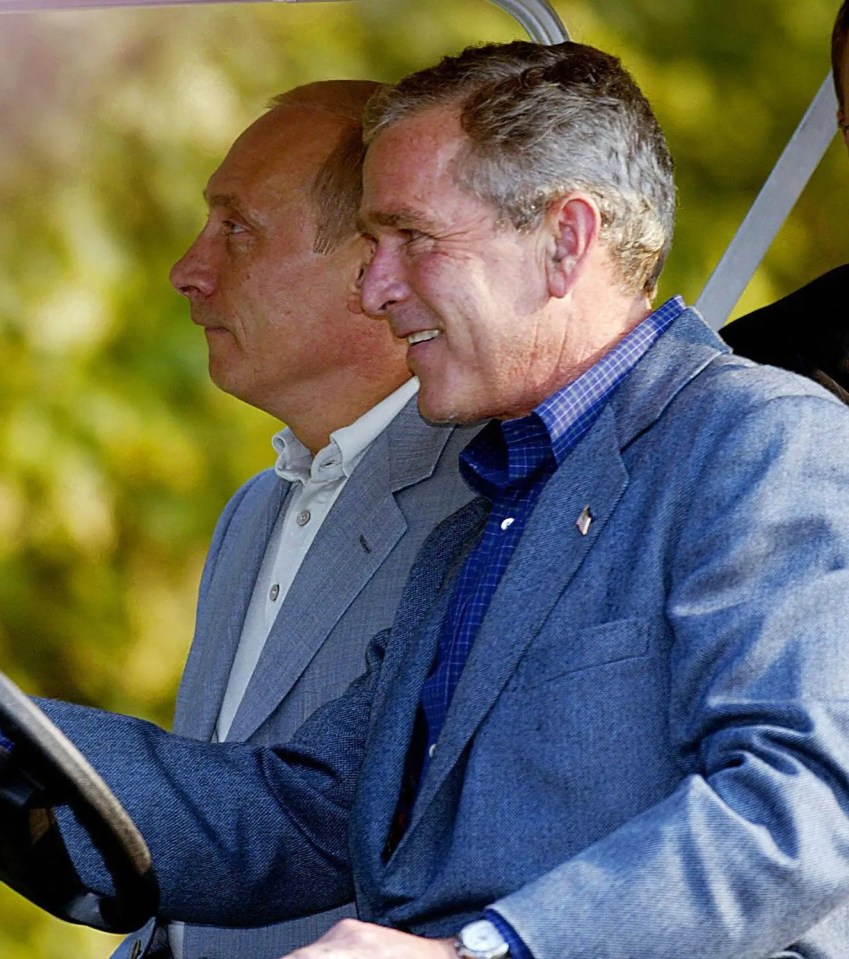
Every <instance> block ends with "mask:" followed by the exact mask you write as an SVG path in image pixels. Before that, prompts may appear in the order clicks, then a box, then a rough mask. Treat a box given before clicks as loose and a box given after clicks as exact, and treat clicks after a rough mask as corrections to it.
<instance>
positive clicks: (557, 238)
mask: <svg viewBox="0 0 849 959" xmlns="http://www.w3.org/2000/svg"><path fill="white" fill-rule="evenodd" d="M546 226H547V232H548V238H549V248H548V250H547V254H548V255H547V261H546V271H547V278H548V292H549V294H550V295H551V296H554V297H557V298H558V299H561V298H562V297H564V296H566V294H567V293H568V292H569V291H570V290H571V289H572V288H573V287H574V285H575V282H576V280H577V279H578V277H579V276H580V275H581V273H582V272H583V268H584V267H585V266H586V263H587V258H588V255H589V254H590V253H591V252H592V250H593V249H594V248H595V247H596V245H597V244H598V237H599V232H600V230H601V211H600V210H599V208H598V204H597V203H596V201H595V200H594V199H593V198H592V197H591V196H590V195H589V194H588V193H580V192H575V193H569V194H567V195H566V196H565V197H561V198H560V199H558V200H555V201H554V202H553V203H552V204H551V205H550V206H549V208H548V211H547V213H546Z"/></svg>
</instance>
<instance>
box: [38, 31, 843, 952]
mask: <svg viewBox="0 0 849 959" xmlns="http://www.w3.org/2000/svg"><path fill="white" fill-rule="evenodd" d="M366 127H367V136H368V140H369V148H368V153H367V157H366V164H365V168H364V195H363V201H362V204H361V213H360V219H361V226H362V231H363V234H364V235H365V236H366V237H367V239H368V240H369V242H370V244H371V248H372V255H371V260H370V263H369V266H368V268H367V270H366V272H365V275H364V277H363V281H362V286H361V301H362V308H363V309H364V310H365V311H366V312H368V313H370V314H373V315H381V316H384V317H385V318H386V320H387V321H388V323H389V325H390V327H391V328H392V330H393V332H394V333H395V335H396V336H397V337H399V338H401V339H403V340H405V341H406V343H407V357H408V361H409V363H410V365H411V367H412V369H413V370H414V371H415V372H416V373H417V374H418V375H419V378H420V380H421V390H420V396H419V403H420V408H421V410H422V411H423V412H424V414H425V415H426V416H427V417H428V418H432V419H436V420H439V421H443V422H464V423H465V422H474V421H478V420H480V419H485V418H492V422H490V424H489V425H488V426H486V427H485V428H484V429H483V431H482V432H481V433H480V434H479V436H478V437H477V438H476V439H475V440H474V441H473V442H472V443H471V444H470V445H469V447H468V448H467V450H466V451H465V453H464V454H463V470H464V473H465V475H466V477H467V478H468V480H469V481H470V483H471V484H472V485H473V486H474V487H475V489H476V490H477V491H478V493H479V494H480V496H479V498H478V499H476V500H474V501H473V502H472V503H470V504H469V505H468V506H466V507H464V508H463V509H461V510H460V511H459V512H458V513H457V514H455V516H453V517H452V518H450V519H449V520H447V521H446V522H445V523H443V524H442V525H440V526H439V527H438V528H437V529H436V531H435V532H434V533H433V534H432V536H431V537H430V538H429V539H428V542H427V543H426V544H425V546H424V547H423V550H422V552H421V554H420V556H419V558H418V560H417V562H416V564H415V565H414V567H413V570H412V572H411V575H410V579H409V581H408V583H407V586H406V588H405V592H404V595H403V597H402V600H401V604H400V606H399V610H398V614H397V616H396V619H395V622H394V624H393V627H392V629H391V630H390V631H387V632H386V633H384V634H381V635H380V636H378V637H376V639H375V641H374V642H373V644H372V646H371V648H370V651H369V656H368V658H369V670H368V672H367V673H366V675H365V676H364V677H362V678H361V679H360V680H358V681H357V682H355V683H354V684H352V686H351V687H350V688H349V689H348V691H347V692H346V693H345V695H344V696H343V697H342V698H341V699H339V700H337V701H336V702H335V703H331V704H328V705H327V706H325V707H324V708H323V709H321V710H319V711H318V712H317V713H316V714H315V715H314V716H313V717H312V718H311V720H310V721H309V722H308V723H307V724H306V725H305V726H304V727H302V729H301V730H300V732H299V733H298V735H297V736H296V737H295V738H294V739H293V740H292V741H290V742H289V743H288V744H286V745H284V746H279V747H277V748H274V749H268V750H253V751H250V750H245V749H243V748H241V747H239V746H238V745H233V746H231V747H228V748H227V749H226V751H222V750H218V751H216V750H212V749H210V748H209V747H205V746H203V745H200V744H197V743H189V742H186V741H181V740H179V739H175V738H173V737H170V736H168V735H167V734H164V733H161V732H160V731H158V730H155V729H152V728H151V727H149V726H145V725H143V724H138V723H134V722H133V721H129V720H126V719H125V718H123V717H119V718H117V719H116V718H114V717H110V716H108V715H105V714H102V713H96V712H91V711H86V710H80V709H78V708H75V707H71V706H67V705H63V704H55V703H52V704H51V703H47V704H45V709H46V710H47V711H48V713H49V714H50V715H51V716H52V717H53V718H55V719H56V720H57V721H58V722H59V724H60V725H61V726H62V727H63V728H64V729H65V730H66V731H67V732H68V733H69V734H70V735H71V736H72V738H73V739H74V740H75V741H76V742H77V743H78V745H79V746H80V747H81V748H82V749H83V751H84V752H85V753H86V754H87V755H88V756H89V757H90V758H91V759H92V761H93V762H94V763H95V765H96V766H97V768H98V769H99V770H100V772H101V773H102V775H103V776H104V777H105V778H106V780H107V781H108V782H109V783H110V785H111V786H112V787H113V789H114V790H115V792H116V793H117V795H118V797H119V798H120V799H121V800H122V801H123V802H125V803H126V806H127V809H128V811H129V812H130V814H131V815H132V816H133V817H134V818H135V819H136V821H137V822H138V823H139V825H140V827H141V830H142V833H143V834H144V836H145V838H146V839H147V841H148V843H149V845H150V847H151V850H152V853H153V858H154V862H155V863H156V870H157V875H158V877H159V880H160V886H161V894H162V898H161V904H160V910H161V912H162V914H163V915H164V916H167V917H176V918H189V919H192V920H195V921H206V922H209V921H214V922H219V923H224V924H227V923H232V924H248V923H254V922H263V921H268V919H269V918H272V917H273V918H279V917H282V916H285V915H294V914H298V913H300V912H304V911H309V910H312V909H317V908H324V907H326V906H328V905H332V904H333V903H334V902H336V901H339V900H340V899H343V898H345V897H346V896H348V895H350V894H351V892H352V891H353V892H354V893H355V895H356V902H357V907H358V912H359V920H346V921H344V922H342V923H340V924H339V925H337V926H336V927H334V928H333V929H332V930H331V931H330V932H329V933H328V934H327V935H325V936H323V937H322V938H321V939H320V940H319V941H318V942H317V943H315V944H314V945H313V946H310V947H306V948H304V949H301V950H297V951H296V952H294V953H292V956H293V957H298V959H319V957H324V959H366V957H369V959H375V957H379V959H384V957H385V959H389V957H392V959H399V957H404V959H438V957H443V959H447V957H457V956H460V957H466V959H468V957H474V959H499V957H501V959H503V957H505V956H507V955H509V956H510V957H512V959H526V957H533V959H570V957H575V959H577V957H581V959H585V957H596V959H601V957H607V959H634V957H635V956H641V957H646V959H679V957H682V956H710V957H711V959H743V957H751V959H764V957H773V959H778V957H782V959H799V957H802V956H808V957H813V956H817V957H818V959H843V957H845V953H846V943H847V941H849V925H848V924H847V919H848V918H849V909H847V896H849V817H847V816H846V810H847V808H849V700H847V697H846V689H849V659H847V657H846V655H845V637H844V634H845V596H846V595H847V590H849V570H847V566H849V501H847V497H846V495H845V491H846V488H847V486H849V420H848V419H847V417H846V416H845V411H844V410H843V409H842V407H841V405H840V404H839V403H838V402H837V401H836V400H833V399H832V398H831V397H829V396H827V394H824V393H822V392H821V391H818V390H816V389H815V388H813V387H809V385H808V384H806V383H805V382H804V381H803V380H799V379H798V378H793V377H788V376H786V375H785V374H783V373H782V372H780V371H776V370H771V369H768V368H763V367H757V366H755V365H753V364H751V363H749V362H748V361H746V360H743V359H739V358H736V357H734V356H732V355H731V354H730V353H729V352H728V350H727V349H726V348H725V347H724V346H723V344H722V343H721V341H719V340H718V339H717V337H716V336H715V335H714V334H713V333H712V332H711V331H710V330H709V329H708V328H707V327H706V326H705V324H704V323H703V322H702V320H701V319H700V318H699V316H698V315H697V314H695V313H694V312H693V311H692V310H689V309H687V308H686V306H685V305H684V304H683V302H682V301H681V300H680V299H679V298H677V297H676V298H673V299H672V300H670V301H668V302H667V303H665V304H663V305H662V306H660V307H659V308H658V309H655V310H653V309H652V306H651V303H650V299H651V295H652V293H653V291H654V286H655V283H656V280H657V277H658V275H659V272H660V269H661V266H662V263H663V257H664V255H665V252H666V250H667V248H668V245H669V240H670V235H671V220H672V209H673V203H674V195H673V181H672V166H671V162H670V159H669V155H668V152H667V149H666V146H665V143H664V140H663V136H662V134H661V131H660V129H659V127H658V124H657V122H656V120H655V118H654V116H653V114H652V112H651V109H650V107H649V105H648V103H647V102H646V100H645V98H644V97H643V96H642V94H641V93H640V91H639V90H638V88H637V87H636V85H635V84H634V82H633V80H632V79H631V78H630V76H629V75H628V74H627V73H626V72H625V71H624V69H623V68H622V67H621V65H620V64H619V62H618V60H616V59H615V58H614V57H611V56H609V55H607V54H605V53H602V52H601V51H599V50H595V49H593V48H591V47H587V46H583V45H581V44H563V45H560V46H556V47H551V48H546V47H539V46H535V45H534V44H531V43H520V42H516V43H512V44H507V45H503V46H499V45H491V46H487V47H482V48H480V49H472V50H467V51H466V52H465V53H463V54H461V55H460V56H458V57H453V58H448V59H446V60H445V61H443V63H442V64H440V65H439V66H437V67H434V68H432V69H430V70H425V71H421V72H420V73H418V74H414V75H413V76H411V77H409V78H407V79H406V80H404V81H402V82H401V83H400V84H399V85H398V86H397V87H396V88H394V89H393V90H390V91H388V92H387V93H386V94H384V95H382V96H381V97H380V98H379V99H378V100H377V101H376V102H375V103H373V104H372V107H371V109H370V110H369V113H368V117H367V123H366ZM826 450H827V451H828V452H827V454H826V453H825V451H826ZM835 451H836V452H835ZM791 583H792V590H791V589H788V584H791ZM107 741H108V743H109V748H108V749H107V748H104V746H103V743H104V742H107ZM140 783H142V784H143V788H142V789H141V790H140V788H139V784H140ZM153 797H155V800H154V799H153ZM163 811H167V815H166V816H163ZM211 840H213V841H211ZM175 849H179V853H177V852H176V851H175ZM199 864H200V865H199ZM199 874H200V875H199Z"/></svg>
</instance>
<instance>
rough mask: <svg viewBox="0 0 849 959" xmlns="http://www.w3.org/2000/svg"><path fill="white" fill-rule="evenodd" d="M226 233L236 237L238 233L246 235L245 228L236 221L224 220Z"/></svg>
mask: <svg viewBox="0 0 849 959" xmlns="http://www.w3.org/2000/svg"><path fill="white" fill-rule="evenodd" d="M223 226H224V232H225V234H226V235H227V236H235V235H236V234H237V233H244V232H245V227H244V226H243V225H242V224H241V223H237V222H236V221H235V220H224V223H223Z"/></svg>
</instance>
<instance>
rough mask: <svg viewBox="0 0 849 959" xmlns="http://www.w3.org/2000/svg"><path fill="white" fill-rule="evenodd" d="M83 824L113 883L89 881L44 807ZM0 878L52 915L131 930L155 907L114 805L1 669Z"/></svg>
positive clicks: (142, 858) (136, 845) (129, 826)
mask: <svg viewBox="0 0 849 959" xmlns="http://www.w3.org/2000/svg"><path fill="white" fill-rule="evenodd" d="M58 806H68V807H70V809H71V810H72V811H73V813H74V815H75V817H76V819H77V820H78V821H79V822H80V823H81V824H82V826H83V827H84V828H85V829H86V831H87V832H88V835H89V837H90V838H91V841H92V843H93V844H94V845H95V847H96V848H97V849H98V851H99V853H100V855H101V857H102V859H103V863H104V865H105V867H106V870H107V872H108V873H109V875H110V877H111V879H112V885H113V892H112V893H110V894H101V893H97V892H94V891H92V890H90V889H88V888H87V887H86V886H85V885H84V883H83V881H82V880H81V878H80V876H79V875H78V873H77V870H76V869H75V867H74V864H73V861H72V859H71V857H70V855H69V854H68V851H67V849H66V847H65V843H64V841H63V839H62V834H61V832H60V830H59V827H58V825H57V823H56V817H55V816H54V814H53V809H54V808H55V807H58ZM0 880H2V881H3V882H5V883H7V884H8V885H9V886H11V887H12V888H13V889H15V890H16V891H17V892H19V893H21V895H23V896H26V898H27V899H30V900H31V901H32V902H34V903H35V904H36V905H38V906H40V907H41V908H42V909H45V910H47V911H48V912H50V913H52V914H53V915H54V916H58V917H59V918H60V919H65V920H67V921H69V922H76V923H81V924H83V925H87V926H92V927H94V928H95V929H102V930H105V931H107V932H130V931H132V930H134V929H137V928H138V927H139V926H141V925H142V924H143V923H144V922H145V921H146V920H147V919H149V918H150V917H151V916H152V915H153V914H154V913H155V911H156V908H157V905H158V901H159V889H158V886H157V883H156V877H155V875H154V872H153V867H152V863H151V859H150V852H149V851H148V848H147V845H146V843H145V841H144V839H143V838H142V836H141V834H140V833H139V831H138V830H137V829H136V827H135V825H134V824H133V822H132V820H131V819H130V818H129V816H128V815H127V814H126V812H125V811H124V809H123V807H122V806H121V804H120V803H119V802H118V800H117V799H116V798H115V796H114V795H113V794H112V792H111V791H110V790H109V788H108V786H107V785H106V784H105V783H104V782H103V780H102V779H101V778H100V776H99V775H98V774H97V773H96V772H95V770H94V769H93V768H92V767H91V765H90V764H89V763H88V762H87V761H86V760H85V758H84V757H83V756H82V755H81V753H80V752H79V750H77V748H76V747H75V746H74V745H73V744H72V743H71V742H70V741H69V740H68V739H67V738H66V737H65V736H64V735H63V734H62V733H61V732H60V731H59V729H57V728H56V726H54V725H53V723H51V722H50V720H49V719H48V718H47V717H46V716H45V715H44V713H42V712H41V710H40V709H38V707H37V706H35V705H34V704H33V703H32V702H30V700H29V699H28V698H27V697H26V696H25V695H24V694H23V693H22V692H21V690H20V689H18V687H17V686H15V685H14V683H12V682H11V680H9V679H8V677H6V676H5V675H3V673H0Z"/></svg>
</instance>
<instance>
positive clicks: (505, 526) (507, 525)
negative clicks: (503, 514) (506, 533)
mask: <svg viewBox="0 0 849 959" xmlns="http://www.w3.org/2000/svg"><path fill="white" fill-rule="evenodd" d="M515 522H516V520H515V519H514V518H513V517H512V516H508V517H507V519H503V520H501V528H502V529H510V527H511V526H512V525H513V524H514V523H515Z"/></svg>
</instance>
